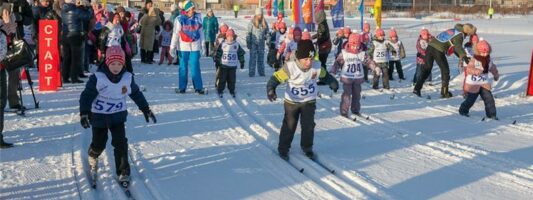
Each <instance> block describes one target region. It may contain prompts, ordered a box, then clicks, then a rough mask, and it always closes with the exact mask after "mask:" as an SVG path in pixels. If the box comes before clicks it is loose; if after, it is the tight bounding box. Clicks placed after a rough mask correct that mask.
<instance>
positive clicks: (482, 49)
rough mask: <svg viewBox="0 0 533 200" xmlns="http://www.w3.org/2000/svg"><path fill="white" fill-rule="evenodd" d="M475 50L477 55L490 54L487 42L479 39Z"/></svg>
mask: <svg viewBox="0 0 533 200" xmlns="http://www.w3.org/2000/svg"><path fill="white" fill-rule="evenodd" d="M476 48H477V50H478V52H479V53H490V49H491V48H490V44H489V42H487V40H484V39H483V38H480V39H479V42H478V43H477V45H476Z"/></svg>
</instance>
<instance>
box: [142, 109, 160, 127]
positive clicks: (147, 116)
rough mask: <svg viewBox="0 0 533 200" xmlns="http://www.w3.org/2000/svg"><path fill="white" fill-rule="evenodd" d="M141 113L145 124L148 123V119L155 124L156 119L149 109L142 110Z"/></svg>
mask: <svg viewBox="0 0 533 200" xmlns="http://www.w3.org/2000/svg"><path fill="white" fill-rule="evenodd" d="M142 112H143V115H144V119H145V120H146V123H149V122H150V119H152V122H154V124H155V123H157V119H156V118H155V115H154V113H153V112H152V111H151V110H150V109H149V108H147V109H143V110H142Z"/></svg>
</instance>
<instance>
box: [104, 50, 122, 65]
mask: <svg viewBox="0 0 533 200" xmlns="http://www.w3.org/2000/svg"><path fill="white" fill-rule="evenodd" d="M125 57H126V56H125V55H124V51H123V50H122V48H120V46H111V47H108V48H107V50H106V52H105V64H106V65H107V66H109V65H110V64H111V63H112V62H115V61H118V62H120V63H121V64H122V65H124V63H125V62H126V61H125V59H126V58H125Z"/></svg>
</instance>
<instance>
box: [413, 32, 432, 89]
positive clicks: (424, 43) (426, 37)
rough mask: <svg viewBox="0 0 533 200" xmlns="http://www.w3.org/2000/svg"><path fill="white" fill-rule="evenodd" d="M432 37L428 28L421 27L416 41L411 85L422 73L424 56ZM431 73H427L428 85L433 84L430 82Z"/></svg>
mask: <svg viewBox="0 0 533 200" xmlns="http://www.w3.org/2000/svg"><path fill="white" fill-rule="evenodd" d="M432 39H433V36H431V34H430V33H429V30H428V29H426V28H422V29H421V30H420V35H419V36H418V40H417V41H416V51H417V53H416V71H415V75H414V76H413V86H414V85H415V84H416V81H417V80H418V78H419V77H420V74H422V69H423V68H424V63H425V61H424V57H425V56H426V49H427V48H428V44H429V41H431V40H432ZM431 79H432V75H431V73H429V77H428V79H427V81H428V82H429V85H433V84H432V83H431Z"/></svg>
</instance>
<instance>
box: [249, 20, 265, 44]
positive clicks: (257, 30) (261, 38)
mask: <svg viewBox="0 0 533 200" xmlns="http://www.w3.org/2000/svg"><path fill="white" fill-rule="evenodd" d="M267 35H268V24H267V23H266V21H265V19H264V18H263V20H261V21H258V20H256V18H253V19H252V20H251V21H250V24H248V32H247V33H246V46H248V49H250V48H253V47H255V46H257V48H259V49H265V43H266V41H267Z"/></svg>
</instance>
